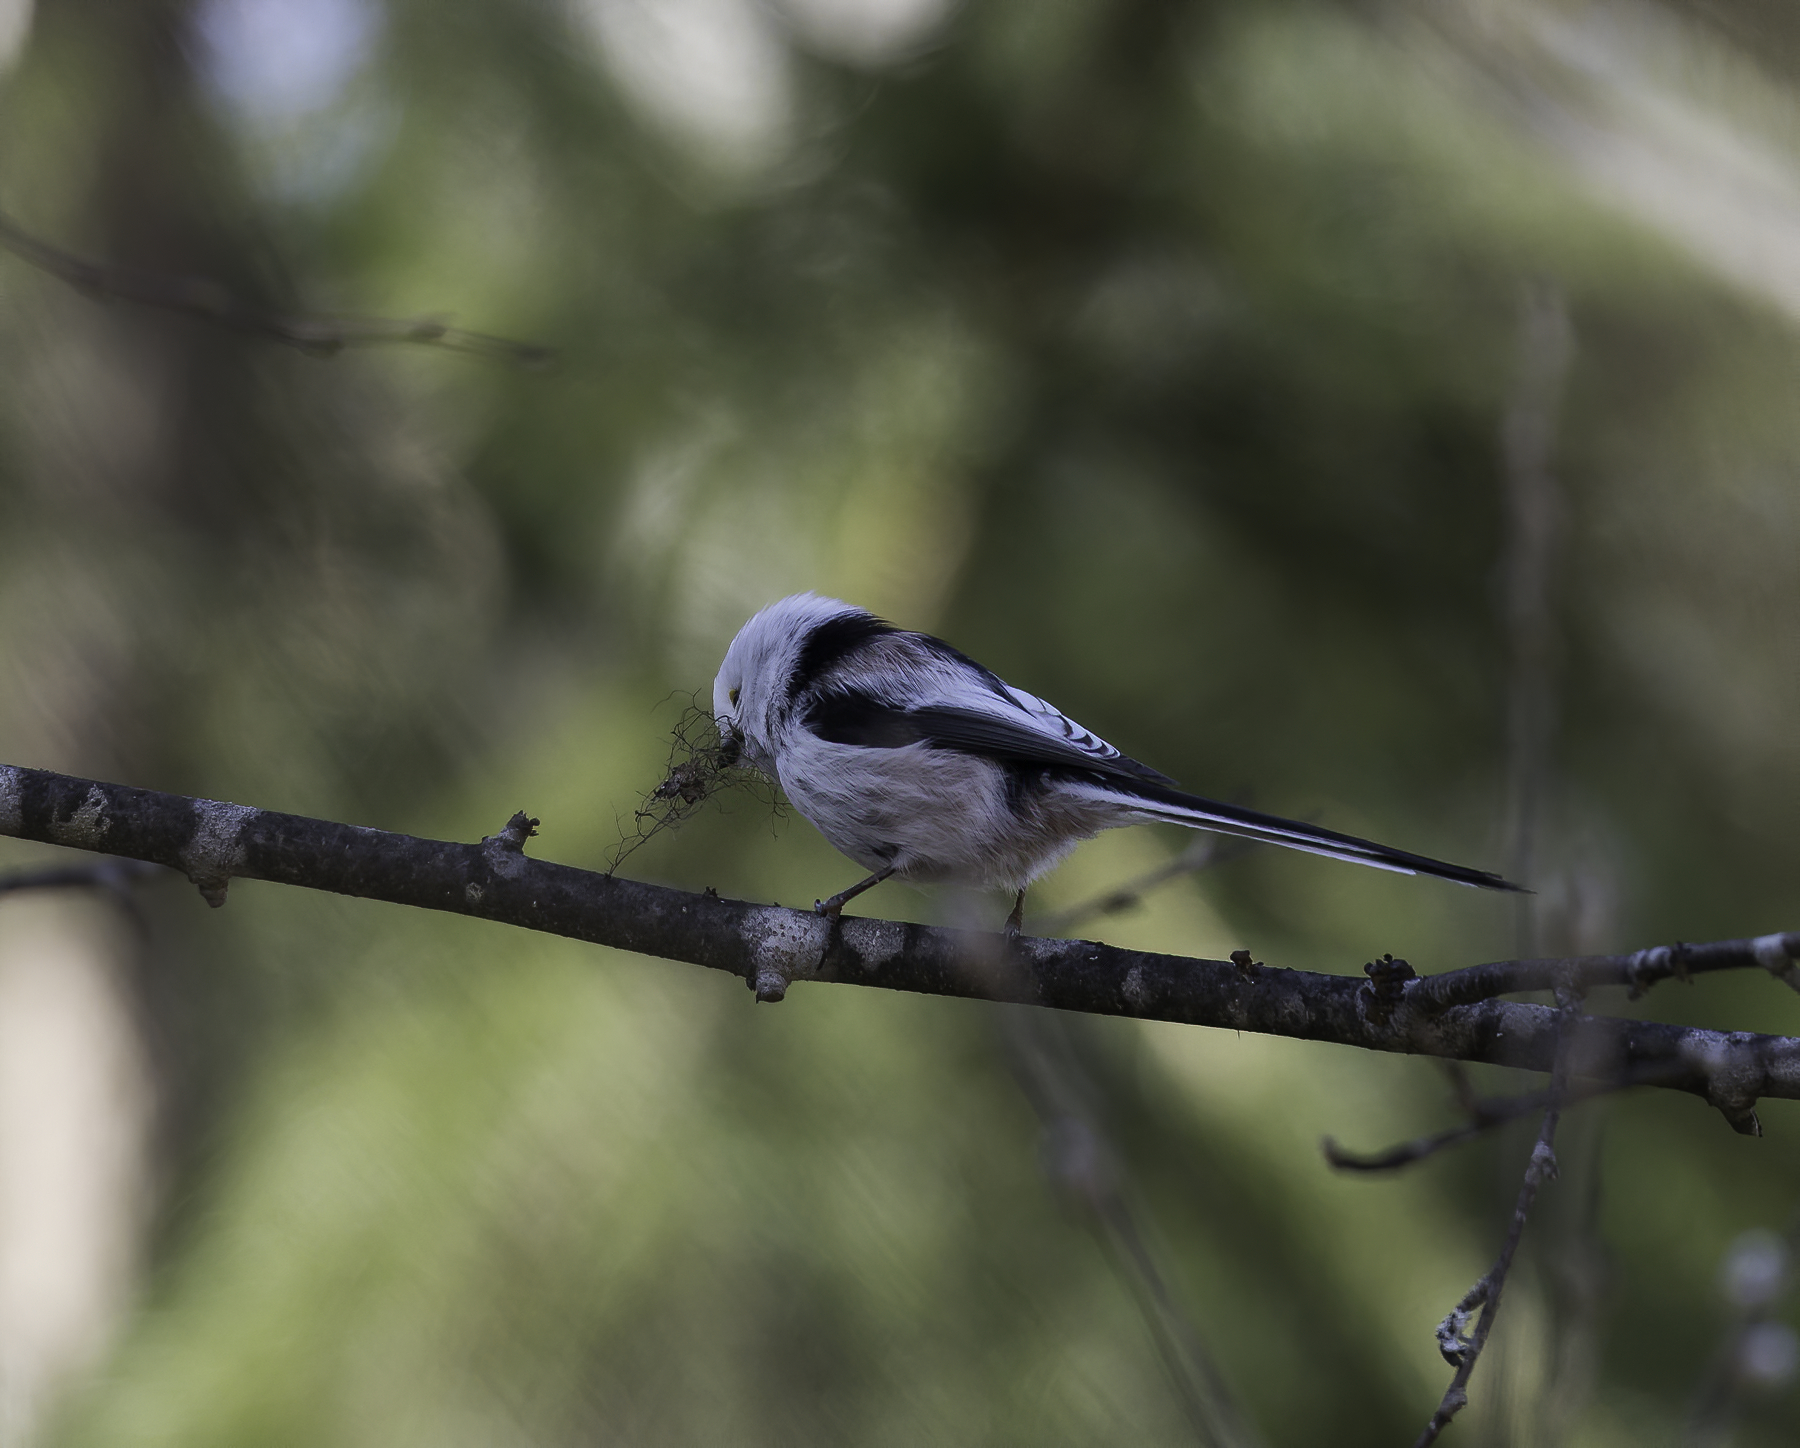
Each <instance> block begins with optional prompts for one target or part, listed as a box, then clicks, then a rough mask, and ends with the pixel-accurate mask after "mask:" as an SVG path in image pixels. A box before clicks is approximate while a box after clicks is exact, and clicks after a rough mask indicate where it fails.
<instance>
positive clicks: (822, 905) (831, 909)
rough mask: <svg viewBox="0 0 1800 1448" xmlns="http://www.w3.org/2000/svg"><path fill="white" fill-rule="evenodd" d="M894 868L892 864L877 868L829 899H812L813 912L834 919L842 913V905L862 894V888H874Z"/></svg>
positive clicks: (892, 871)
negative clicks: (867, 876) (884, 867)
mask: <svg viewBox="0 0 1800 1448" xmlns="http://www.w3.org/2000/svg"><path fill="white" fill-rule="evenodd" d="M894 869H895V867H894V866H893V865H889V866H888V867H887V868H886V869H885V870H877V871H876V872H875V873H874V874H873V875H871V876H869V878H868V879H866V880H859V881H858V882H857V883H856V884H854V885H852V886H851V887H850V888H849V889H848V890H839V891H838V892H837V894H835V895H833V896H832V897H831V898H830V899H829V900H815V901H813V911H814V913H815V914H819V915H823V916H824V917H825V918H826V919H827V920H836V919H837V918H838V916H840V915H842V914H843V913H844V906H846V905H848V904H849V903H850V902H851V901H852V900H854V899H855V898H856V897H857V896H858V895H860V894H862V892H863V891H864V890H872V889H874V888H875V886H877V885H879V884H880V883H881V882H882V881H883V880H885V879H887V877H888V876H889V875H891V874H893V873H894Z"/></svg>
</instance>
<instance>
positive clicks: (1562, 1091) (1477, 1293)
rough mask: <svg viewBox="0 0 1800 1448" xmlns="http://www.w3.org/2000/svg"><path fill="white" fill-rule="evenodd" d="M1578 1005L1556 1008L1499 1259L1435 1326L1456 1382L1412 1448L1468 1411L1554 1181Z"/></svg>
mask: <svg viewBox="0 0 1800 1448" xmlns="http://www.w3.org/2000/svg"><path fill="white" fill-rule="evenodd" d="M1578 1000H1579V997H1578V996H1577V995H1576V994H1575V993H1574V992H1573V991H1570V992H1568V993H1566V994H1565V996H1564V1001H1563V1004H1562V1005H1561V1006H1560V1007H1559V1013H1560V1015H1561V1018H1562V1019H1561V1022H1560V1028H1559V1030H1558V1032H1557V1042H1556V1061H1555V1064H1554V1066H1553V1067H1552V1068H1551V1072H1550V1086H1549V1090H1548V1092H1547V1095H1548V1098H1549V1104H1548V1106H1547V1107H1546V1109H1545V1111H1544V1124H1543V1126H1542V1127H1541V1128H1539V1130H1538V1136H1537V1142H1536V1143H1535V1144H1534V1145H1533V1146H1532V1148H1531V1157H1530V1159H1529V1160H1528V1161H1527V1162H1526V1163H1525V1179H1524V1181H1523V1182H1521V1183H1520V1185H1519V1195H1518V1199H1517V1201H1516V1202H1515V1203H1514V1204H1513V1217H1512V1224H1511V1226H1509V1227H1508V1228H1507V1232H1506V1240H1505V1241H1504V1242H1502V1243H1501V1244H1500V1255H1499V1256H1498V1257H1496V1258H1495V1259H1494V1265H1493V1266H1492V1267H1490V1268H1489V1269H1488V1270H1487V1271H1486V1272H1485V1273H1484V1274H1483V1275H1482V1276H1481V1278H1480V1279H1479V1280H1478V1281H1477V1282H1476V1283H1475V1285H1474V1286H1473V1287H1471V1288H1470V1289H1469V1290H1468V1291H1467V1292H1466V1293H1464V1294H1463V1299H1462V1301H1461V1302H1459V1303H1457V1304H1456V1306H1455V1307H1454V1308H1452V1309H1451V1311H1450V1315H1449V1316H1448V1317H1446V1318H1445V1319H1444V1320H1443V1321H1442V1322H1441V1323H1439V1324H1438V1330H1437V1340H1438V1351H1440V1352H1441V1353H1443V1355H1444V1358H1445V1360H1446V1361H1447V1362H1451V1363H1454V1364H1455V1365H1456V1376H1455V1377H1453V1378H1452V1379H1451V1380H1450V1386H1449V1387H1448V1388H1446V1389H1445V1390H1444V1396H1443V1398H1442V1399H1441V1400H1440V1401H1439V1403H1438V1406H1437V1411H1436V1412H1435V1413H1433V1414H1432V1415H1431V1421H1430V1422H1429V1423H1427V1424H1426V1425H1425V1431H1424V1432H1422V1433H1420V1434H1419V1437H1418V1440H1417V1441H1416V1442H1415V1443H1414V1445H1413V1448H1429V1445H1430V1444H1432V1443H1434V1442H1436V1441H1437V1436H1438V1434H1440V1433H1442V1432H1443V1431H1444V1429H1445V1428H1446V1427H1447V1426H1448V1425H1449V1423H1450V1420H1451V1419H1452V1418H1454V1417H1455V1416H1456V1415H1457V1414H1458V1413H1460V1412H1461V1411H1462V1410H1463V1409H1464V1408H1465V1407H1467V1406H1468V1402H1469V1377H1470V1375H1471V1374H1472V1373H1473V1372H1474V1371H1475V1363H1476V1361H1477V1360H1478V1359H1479V1358H1480V1357H1481V1352H1482V1349H1483V1348H1485V1347H1486V1346H1487V1341H1488V1335H1489V1333H1491V1332H1492V1331H1493V1328H1494V1319H1495V1317H1496V1316H1498V1314H1499V1311H1500V1294H1501V1292H1502V1291H1503V1290H1504V1289H1505V1287H1506V1277H1507V1274H1508V1273H1509V1272H1510V1271H1511V1270H1512V1264H1513V1257H1514V1255H1515V1254H1516V1253H1517V1252H1518V1250H1519V1242H1520V1240H1521V1239H1522V1238H1523V1237H1524V1235H1525V1221H1526V1219H1527V1218H1528V1217H1529V1216H1530V1215H1531V1208H1532V1204H1533V1203H1534V1202H1536V1200H1537V1194H1538V1188H1539V1187H1541V1186H1542V1185H1543V1184H1544V1183H1545V1182H1546V1181H1553V1180H1555V1178H1556V1128H1557V1125H1558V1123H1559V1122H1560V1121H1561V1120H1562V1109H1563V1103H1564V1099H1565V1096H1566V1093H1567V1091H1568V1085H1569V1061H1570V1053H1571V1051H1572V1050H1573V1048H1574V1040H1575V1032H1574V1031H1573V1029H1571V1027H1572V1025H1573V1022H1574V1020H1575V1018H1576V1017H1577V1016H1578V1015H1579V1014H1580V1008H1579V1005H1578ZM1477 1308H1479V1309H1480V1310H1481V1316H1480V1318H1479V1319H1477V1321H1476V1323H1475V1330H1474V1331H1473V1332H1470V1331H1469V1318H1470V1316H1471V1315H1472V1314H1473V1313H1474V1312H1475V1310H1476V1309H1477Z"/></svg>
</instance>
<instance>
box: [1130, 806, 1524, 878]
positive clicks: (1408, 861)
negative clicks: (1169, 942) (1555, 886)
mask: <svg viewBox="0 0 1800 1448" xmlns="http://www.w3.org/2000/svg"><path fill="white" fill-rule="evenodd" d="M1105 792H1106V794H1107V795H1108V796H1109V797H1111V798H1112V799H1114V800H1116V801H1118V802H1120V803H1128V804H1129V806H1130V807H1131V809H1132V810H1133V812H1134V813H1137V814H1140V815H1142V816H1143V817H1144V818H1146V819H1154V820H1163V821H1166V822H1168V823H1170V824H1178V825H1186V826H1187V827H1188V828H1189V829H1195V830H1212V831H1214V832H1215V833H1217V834H1221V835H1235V836H1237V837H1238V838H1240V839H1246V840H1256V841H1258V842H1259V843H1262V844H1268V845H1280V846H1282V847H1284V848H1285V849H1290V850H1304V851H1306V852H1307V853H1308V854H1311V855H1324V856H1327V857H1328V858H1330V859H1333V860H1348V861H1349V862H1350V863H1352V864H1356V865H1368V866H1370V867H1372V868H1373V869H1377V870H1391V871H1393V872H1395V873H1396V874H1401V875H1435V876H1437V877H1438V878H1439V879H1441V880H1453V881H1455V882H1456V883H1457V884H1458V885H1472V886H1475V887H1477V888H1479V889H1483V890H1514V891H1519V892H1525V887H1524V886H1523V885H1515V884H1513V883H1512V881H1510V880H1505V879H1502V878H1501V877H1500V876H1499V875H1496V874H1493V873H1492V872H1490V871H1487V870H1475V869H1471V868H1470V867H1468V866H1467V865H1452V864H1450V863H1449V862H1448V861H1446V860H1434V859H1432V858H1430V857H1429V856H1427V855H1415V854H1413V853H1412V852H1411V851H1409V850H1396V849H1394V848H1393V847H1392V846H1391V845H1381V844H1377V843H1376V842H1375V841H1374V840H1364V839H1359V838H1358V837H1357V836H1355V835H1346V834H1342V833H1340V832H1339V831H1337V830H1328V829H1326V828H1325V827H1324V826H1323V825H1309V824H1305V823H1303V822H1302V821H1300V820H1290V819H1283V818H1281V817H1280V816H1279V815H1270V814H1263V813H1261V812H1260V811H1258V810H1253V809H1244V808H1242V807H1241V806H1239V805H1233V804H1220V803H1219V802H1218V801H1217V800H1211V799H1202V798H1201V797H1200V796H1199V795H1195V794H1186V793H1183V792H1182V791H1181V790H1178V789H1168V788H1164V787H1163V786H1161V785H1158V784H1155V783H1151V782H1149V781H1145V782H1142V783H1140V782H1138V781H1136V780H1134V781H1132V782H1131V784H1130V786H1129V787H1120V786H1118V785H1114V784H1111V782H1110V781H1109V784H1108V786H1106V787H1105ZM1525 893H1528V892H1525Z"/></svg>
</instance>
